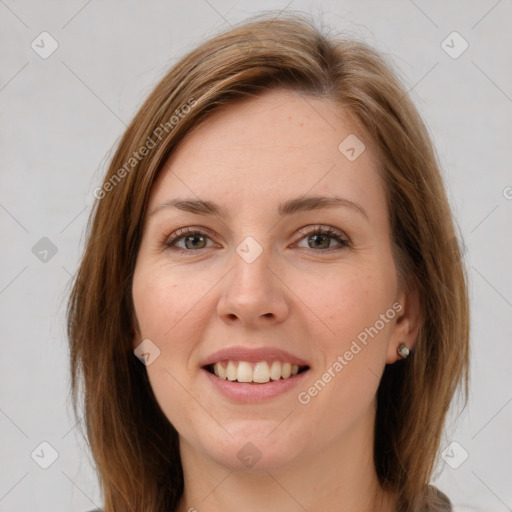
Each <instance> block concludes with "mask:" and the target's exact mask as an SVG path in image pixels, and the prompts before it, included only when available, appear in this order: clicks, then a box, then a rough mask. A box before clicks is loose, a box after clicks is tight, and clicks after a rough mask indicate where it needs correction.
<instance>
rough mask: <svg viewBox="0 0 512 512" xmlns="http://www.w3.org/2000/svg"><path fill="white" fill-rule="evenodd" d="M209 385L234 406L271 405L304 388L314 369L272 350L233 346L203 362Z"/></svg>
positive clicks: (299, 360) (291, 356)
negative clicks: (268, 403) (259, 403)
mask: <svg viewBox="0 0 512 512" xmlns="http://www.w3.org/2000/svg"><path fill="white" fill-rule="evenodd" d="M200 368H201V370H202V372H201V373H202V375H203V376H204V377H205V378H206V380H205V385H206V386H207V387H208V388H209V389H212V390H214V392H216V393H220V395H221V396H223V397H224V398H226V399H228V400H229V401H230V402H238V403H248V402H268V401H270V400H274V399H276V398H278V397H279V396H281V395H286V394H287V393H288V392H290V391H291V390H292V389H294V388H296V387H297V386H299V385H301V383H302V385H303V384H304V382H305V380H306V379H307V374H308V373H309V370H310V369H311V365H310V363H309V362H308V361H306V360H305V359H302V358H300V357H298V356H296V355H294V354H291V353H290V352H286V351H285V350H281V349H278V348H275V347H272V346H267V347H259V348H252V347H251V348H248V347H247V346H242V345H239V346H232V347H227V348H225V349H222V350H220V351H218V352H215V353H214V354H211V355H210V356H209V357H207V358H206V359H205V360H203V361H202V363H201V366H200Z"/></svg>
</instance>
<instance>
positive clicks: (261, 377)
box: [239, 361, 270, 384]
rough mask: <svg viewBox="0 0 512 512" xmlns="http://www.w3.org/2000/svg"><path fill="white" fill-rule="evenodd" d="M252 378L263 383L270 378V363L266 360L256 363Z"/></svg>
mask: <svg viewBox="0 0 512 512" xmlns="http://www.w3.org/2000/svg"><path fill="white" fill-rule="evenodd" d="M240 364H242V363H240ZM239 368H240V367H239ZM252 380H253V381H254V382H260V383H262V384H264V383H265V382H268V381H269V380H270V368H269V367H268V363H267V362H266V361H263V362H261V363H256V366H255V367H254V371H253V372H252Z"/></svg>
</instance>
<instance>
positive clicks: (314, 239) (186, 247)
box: [164, 225, 351, 254]
mask: <svg viewBox="0 0 512 512" xmlns="http://www.w3.org/2000/svg"><path fill="white" fill-rule="evenodd" d="M300 232H301V233H302V234H303V235H304V236H303V237H302V238H301V239H300V242H302V240H307V247H304V246H301V245H300V243H298V244H296V245H297V247H300V248H306V249H310V250H312V251H314V252H317V253H326V252H332V251H337V250H341V249H344V248H347V247H351V243H350V241H349V239H348V237H347V236H346V235H345V234H344V233H343V232H341V231H338V230H335V229H333V228H332V227H330V226H327V227H326V226H321V225H318V226H311V227H309V228H303V229H301V230H300ZM333 240H334V242H335V246H334V247H333V246H332V244H331V242H332V241H333ZM208 241H210V242H211V241H212V240H211V238H210V236H209V235H208V233H206V232H205V231H202V230H201V229H198V228H194V227H186V228H182V229H178V230H177V231H175V232H174V233H173V234H172V235H171V236H170V237H167V238H166V239H165V240H164V245H165V246H166V247H167V248H169V249H170V250H172V251H176V252H181V253H189V254H190V253H192V254H194V253H195V252H196V251H199V250H201V249H208V248H211V247H214V246H217V247H218V244H214V243H213V242H212V243H211V244H210V245H208ZM180 244H181V245H180ZM336 244H337V245H336Z"/></svg>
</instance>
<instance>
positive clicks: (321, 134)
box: [149, 89, 383, 211]
mask: <svg viewBox="0 0 512 512" xmlns="http://www.w3.org/2000/svg"><path fill="white" fill-rule="evenodd" d="M346 141H348V142H346ZM368 143H369V141H368V140H365V135H364V134H361V133H360V132H357V134H356V133H355V130H354V128H353V126H352V123H350V122H349V117H348V116H347V115H346V114H345V113H344V112H343V110H342V109H341V108H340V107H339V106H338V105H336V104H335V103H334V102H333V101H332V100H328V99H318V98H313V97H311V96H306V95H304V94H299V93H297V92H293V91H288V90H284V89H275V90H270V91H266V92H265V93H263V94H261V95H259V96H257V97H254V98H251V99H249V100H245V101H241V102H238V103H236V104H233V105H230V106H228V107H226V108H225V109H223V110H221V111H219V112H216V113H214V114H213V115H212V116H211V117H210V118H209V119H208V120H207V121H206V122H204V124H202V125H200V126H199V127H198V128H196V129H195V130H194V131H193V132H191V133H189V134H188V135H187V137H186V138H185V140H184V141H183V142H182V144H181V145H180V146H179V148H178V149H177V150H176V151H175V152H174V153H173V155H172V156H171V157H170V158H169V160H168V161H167V162H166V164H165V165H164V167H163V168H162V170H161V171H160V175H159V176H158V178H157V180H156V181H155V183H154V185H153V189H152V193H151V197H150V204H149V208H152V207H154V206H156V205H157V204H159V203H160V202H162V201H166V200H168V199H169V198H170V196H172V197H178V196H184V195H186V196H187V197H190V196H196V198H201V199H209V200H213V201H215V202H218V203H220V204H230V205H231V206H232V207H233V208H236V209H238V211H240V209H241V208H244V207H247V206H249V205H251V204H253V203H255V202H259V203H260V204H264V203H267V202H268V201H270V200H274V199H275V200H276V201H279V202H281V201H282V200H286V199H287V198H288V197H290V196H294V197H295V196H297V195H301V194H308V193H310V192H311V193H315V194H324V195H325V194H327V195H328V194H329V193H331V194H339V195H343V196H345V197H347V196H352V197H348V199H352V200H354V199H356V198H357V199H360V198H361V196H369V198H370V199H372V196H381V197H380V199H382V189H383V187H382V183H381V181H380V178H379V174H378V172H377V165H376V159H375V158H374V155H373V154H372V152H371V151H370V149H369V144H368ZM340 144H341V146H340ZM363 144H364V145H365V146H366V148H365V149H363V148H364V146H363ZM347 146H352V147H353V148H354V151H356V152H357V153H356V156H357V154H358V153H359V152H361V150H362V152H361V154H360V155H359V156H357V158H355V159H353V153H354V152H352V153H350V152H349V153H346V150H347ZM348 149H351V148H350V147H349V148H348ZM347 155H348V156H349V157H351V158H347ZM380 202H381V201H380ZM369 203H370V204H369V206H368V209H369V210H371V209H372V207H378V206H379V204H378V203H379V200H378V198H377V197H373V204H372V201H369ZM381 206H382V205H381Z"/></svg>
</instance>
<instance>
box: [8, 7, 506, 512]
mask: <svg viewBox="0 0 512 512" xmlns="http://www.w3.org/2000/svg"><path fill="white" fill-rule="evenodd" d="M262 9H277V10H281V9H288V10H301V11H302V10H303V11H306V12H310V13H311V14H312V15H313V17H314V18H315V19H316V20H318V19H320V17H322V18H323V19H324V20H325V22H326V23H327V24H328V25H330V26H332V27H334V28H336V29H338V30H343V32H344V33H345V34H346V35H352V36H356V37H358V38H360V39H364V40H366V41H368V42H370V43H371V44H372V45H374V46H375V47H376V48H378V49H379V50H381V51H383V52H385V53H386V54H388V55H390V56H391V57H392V59H393V61H394V62H395V64H396V66H397V67H398V68H399V70H400V74H401V77H402V79H403V80H404V82H405V83H406V84H407V87H408V89H409V90H410V94H411V95H412V97H413V99H414V101H415V102H416V104H417V105H418V108H419V109H420V111H421V113H422V114H423V116H424V118H425V120H426V122H427V124H428V126H429V129H430V131H431V133H432V135H433V137H434V139H435V143H436V145H437V149H438V152H439V156H440V159H441V162H442V165H443V169H444V173H445V177H446V184H447V188H448V191H449V196H450V200H451V203H452V205H453V208H454V211H455V214H456V216H457V219H458V222H459V225H460V228H461V234H462V237H463V239H464V243H465V247H466V252H465V259H466V260H467V263H468V267H469V277H470V293H471V300H472V313H473V324H472V381H471V395H470V402H469V405H468V407H467V409H466V410H465V411H464V412H463V413H462V414H460V415H457V414H456V413H455V412H456V411H455V412H454V413H453V414H452V416H451V417H452V419H451V420H450V422H449V424H448V428H447V431H446V436H445V439H444V440H443V443H442V448H443V449H444V448H446V447H448V446H449V445H450V443H451V442H453V441H456V442H457V443H458V445H451V446H450V449H449V450H448V451H447V452H446V453H447V455H446V459H447V462H444V460H443V459H440V464H439V476H438V478H437V480H436V485H438V487H440V488H441V489H442V490H444V491H445V492H446V493H447V494H448V495H449V496H450V497H451V499H452V501H453V502H454V504H455V505H456V510H459V511H462V510H485V511H486V512H492V511H496V512H501V511H506V510H512V486H511V485H510V483H511V481H512V456H511V455H512V449H511V448H512V436H510V432H511V424H512V403H511V402H512V386H511V383H512V374H511V370H510V364H511V362H512V358H511V352H512V348H511V343H510V338H511V321H510V318H511V316H512V315H511V308H512V276H511V272H510V261H511V253H512V251H511V232H510V224H511V223H510V220H511V210H512V200H511V198H512V188H510V187H512V175H511V173H510V162H511V161H512V151H511V142H512V139H511V125H512V122H511V119H512V117H511V114H512V66H511V57H512V36H511V33H512V32H511V31H510V26H511V21H512V3H511V2H510V0H501V1H495V0H492V1H472V2H462V1H450V2H429V1H421V0H415V1H414V2H413V1H408V0H402V1H378V2H370V1H362V2H356V1H336V2H328V1H325V2H311V1H309V2H308V1H299V0H295V1H292V2H289V0H287V1H284V2H281V1H267V2H236V1H234V0H231V1H228V0H209V1H206V0H194V1H189V2H185V1H181V2H162V1H158V2H157V1H150V2H142V1H130V2H120V1H117V2H116V1H101V2H100V1H98V0H92V1H85V0H84V1H80V2H75V1H69V2H59V1H39V2H36V1H32V2H28V1H15V0H0V38H1V41H0V57H1V65H0V108H1V113H0V119H1V138H0V166H1V167H0V168H1V173H0V230H1V237H2V238H1V251H0V314H1V318H0V336H1V337H0V339H1V349H2V350H1V354H2V356H1V358H0V368H1V369H0V439H1V446H0V511H2V512H6V511H10V512H18V511H19V512H21V511H23V512H25V511H27V510H32V511H60V510H62V511H85V510H89V509H91V508H94V506H100V505H101V504H102V503H101V499H100V495H99V491H98V485H97V482H96V479H95V476H94V473H93V470H92V465H91V458H90V455H89V454H88V452H87V449H86V445H85V443H84V442H83V440H82V439H81V438H80V433H79V429H78V428H77V424H76V421H75V419H74V417H73V416H72V411H71V406H70V402H69V400H68V388H69V379H68V360H67V357H68V349H67V341H66V336H65V330H64V311H65V309H64V307H65V300H66V297H67V293H68V291H69V283H70V277H71V276H72V274H73V273H74V272H75V271H76V268H77V264H78V258H79V255H80V252H81V250H82V248H83V233H84V228H85V225H86V221H87V216H88V212H89V209H90V207H91V205H92V202H93V196H92V191H93V189H94V188H95V187H96V186H98V185H99V184H100V179H101V175H102V173H103V172H104V170H105V166H106V163H107V161H108V158H109V155H111V149H112V147H113V146H114V145H115V144H116V142H117V141H118V138H119V136H120V135H121V133H122V132H123V130H124V128H125V125H126V124H127V123H128V122H129V120H130V118H131V117H132V116H133V115H134V113H135V111H136V109H137V107H138V106H139V105H140V103H141V101H142V100H143V99H144V98H145V96H146V95H147V94H148V93H149V91H150V90H151V89H152V87H153V86H154V85H155V84H156V81H157V79H158V78H160V77H161V76H162V75H163V73H164V72H165V71H166V70H167V69H168V68H169V67H170V66H171V65H172V64H173V63H174V62H176V60H177V59H178V58H179V57H181V56H182V55H184V54H185V53H186V52H188V51H189V50H191V49H192V48H193V47H195V46H196V45H197V44H198V43H199V42H201V41H203V40H204V39H206V38H208V37H210V36H212V35H213V34H215V33H216V32H217V31H218V30H220V29H224V28H226V27H227V26H228V24H232V23H234V22H237V21H239V20H241V19H244V18H246V17H248V16H249V15H250V14H251V13H256V12H259V11H260V10H262ZM43 31H47V32H48V33H49V34H51V36H52V37H53V38H54V39H55V40H56V41H57V43H58V45H59V46H58V49H57V50H56V51H55V52H54V53H53V54H52V55H50V56H49V57H48V58H46V59H43V58H41V56H40V55H39V54H38V53H36V51H34V50H33V49H32V47H31V44H32V41H34V40H35V43H34V44H39V47H40V48H39V51H40V52H41V51H42V50H43V49H42V48H41V47H42V46H43V43H41V37H39V34H40V33H41V32H43ZM453 31H457V32H459V33H460V34H461V36H462V37H463V38H464V40H465V41H467V43H468V44H469V48H468V49H467V50H466V51H465V52H464V53H462V54H461V55H460V56H459V57H458V58H452V57H451V56H450V55H448V54H447V53H446V51H445V50H446V49H447V48H446V46H445V47H443V46H442V42H443V41H444V40H445V39H446V38H447V36H448V35H449V34H451V33H452V32H453ZM44 37H47V36H44ZM452 41H453V42H452ZM446 44H449V45H450V46H453V48H452V50H451V51H452V53H453V52H456V53H457V52H458V51H460V49H461V48H462V46H461V45H462V44H463V41H462V40H460V39H458V40H457V39H453V37H452V38H451V39H450V38H449V39H448V40H447V43H445V45H446ZM44 48H45V49H46V50H48V49H49V48H50V40H49V39H45V40H44ZM46 50H45V51H46ZM507 187H508V188H507ZM43 237H47V238H48V239H49V240H50V241H51V244H50V243H49V242H48V240H43V241H40V240H41V239H42V238H43ZM36 244H38V245H36ZM52 244H53V245H52ZM34 246H35V248H34ZM53 246H54V247H53ZM55 249H56V250H57V252H56V253H55V254H53V252H55ZM45 250H46V251H48V252H47V253H45V252H44V251H45ZM52 250H53V252H52ZM507 261H508V262H509V264H508V265H507V264H506V262H507ZM507 268H508V269H509V270H508V271H507V270H506V269H507ZM43 441H46V442H48V443H49V444H50V445H51V446H52V447H53V449H54V450H56V452H57V454H58V457H57V459H56V460H55V461H54V462H53V464H51V465H50V466H49V467H48V469H43V468H42V467H40V464H45V463H46V464H48V463H49V462H51V461H52V459H51V449H50V448H48V447H45V446H44V445H43V446H42V447H41V446H40V443H41V442H43ZM418 443H421V439H418ZM34 450H35V452H34ZM32 453H34V455H33V458H32V457H31V454H32ZM466 453H467V455H468V458H467V460H465V461H464V462H463V463H461V462H462V461H463V459H464V457H465V456H466ZM36 461H37V463H36ZM448 462H449V464H448ZM459 464H460V466H459V467H458V468H456V469H454V468H453V467H452V466H457V465H459Z"/></svg>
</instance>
